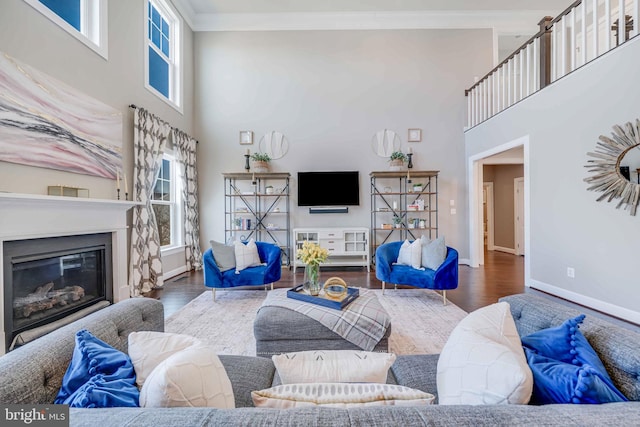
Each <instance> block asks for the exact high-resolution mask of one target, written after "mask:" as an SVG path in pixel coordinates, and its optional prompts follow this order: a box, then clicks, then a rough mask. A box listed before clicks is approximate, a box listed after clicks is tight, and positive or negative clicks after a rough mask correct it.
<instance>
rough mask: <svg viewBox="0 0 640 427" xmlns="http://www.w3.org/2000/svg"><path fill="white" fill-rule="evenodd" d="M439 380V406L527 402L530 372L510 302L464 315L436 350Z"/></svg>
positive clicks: (529, 389) (531, 379) (531, 380)
mask: <svg viewBox="0 0 640 427" xmlns="http://www.w3.org/2000/svg"><path fill="white" fill-rule="evenodd" d="M437 383H438V402H439V403H440V405H490V404H526V403H528V402H529V399H530V398H531V392H532V390H533V375H532V373H531V369H530V368H529V365H528V364H527V359H526V357H525V355H524V350H523V349H522V343H521V342H520V336H519V335H518V331H517V330H516V325H515V322H514V321H513V317H512V316H511V311H510V310H509V304H508V303H506V302H500V303H496V304H492V305H489V306H487V307H483V308H481V309H479V310H476V311H474V312H472V313H470V314H469V315H467V317H465V318H464V319H462V321H461V322H460V323H459V324H458V325H457V326H456V327H455V329H454V330H453V332H451V335H450V336H449V339H448V340H447V342H446V344H445V345H444V348H443V349H442V352H441V353H440V358H439V359H438V368H437Z"/></svg>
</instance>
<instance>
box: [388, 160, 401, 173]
mask: <svg viewBox="0 0 640 427" xmlns="http://www.w3.org/2000/svg"><path fill="white" fill-rule="evenodd" d="M389 170H390V171H401V170H404V162H403V161H402V160H401V159H394V160H390V161H389Z"/></svg>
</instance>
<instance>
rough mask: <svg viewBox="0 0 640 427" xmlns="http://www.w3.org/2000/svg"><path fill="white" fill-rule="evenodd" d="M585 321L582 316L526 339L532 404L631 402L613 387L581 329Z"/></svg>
mask: <svg viewBox="0 0 640 427" xmlns="http://www.w3.org/2000/svg"><path fill="white" fill-rule="evenodd" d="M584 318H585V315H584V314H582V315H580V316H578V317H576V318H574V319H569V320H566V321H565V322H564V323H563V324H562V325H560V326H557V327H554V328H548V329H543V330H540V331H538V332H534V333H533V334H531V335H527V336H525V337H523V338H522V345H523V347H524V351H525V354H526V356H527V362H528V363H529V367H530V368H531V371H532V372H533V395H532V396H531V403H532V404H538V405H543V404H548V403H609V402H626V401H627V400H628V399H627V398H626V397H625V396H624V395H623V394H622V393H621V392H620V391H618V389H617V388H616V386H615V385H613V381H612V380H611V378H610V377H609V374H608V373H607V370H606V369H605V367H604V365H603V364H602V362H601V361H600V358H599V357H598V354H597V353H596V352H595V350H594V349H593V348H592V347H591V345H590V344H589V342H588V341H587V339H586V338H585V337H584V335H582V332H580V330H579V329H578V328H579V325H580V324H581V323H582V321H583V320H584Z"/></svg>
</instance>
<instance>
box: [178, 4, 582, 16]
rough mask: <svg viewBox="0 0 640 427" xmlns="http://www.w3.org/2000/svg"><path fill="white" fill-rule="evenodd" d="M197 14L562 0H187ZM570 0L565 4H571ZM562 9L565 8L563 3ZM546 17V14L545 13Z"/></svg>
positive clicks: (551, 7)
mask: <svg viewBox="0 0 640 427" xmlns="http://www.w3.org/2000/svg"><path fill="white" fill-rule="evenodd" d="M187 2H188V3H189V4H190V5H191V8H192V9H193V11H194V12H195V13H196V14H203V13H205V14H210V13H216V14H217V13H291V12H302V13H309V12H311V13H313V12H381V11H387V12H388V11H436V10H439V11H443V10H449V11H475V10H511V11H514V10H517V11H521V10H537V11H543V12H544V11H557V10H558V4H560V5H562V2H560V1H558V0H536V1H531V0H394V1H389V0H187ZM569 4H570V2H569V1H568V2H567V4H566V5H565V7H567V6H569ZM560 9H564V8H563V7H561V8H560ZM541 17H542V16H541Z"/></svg>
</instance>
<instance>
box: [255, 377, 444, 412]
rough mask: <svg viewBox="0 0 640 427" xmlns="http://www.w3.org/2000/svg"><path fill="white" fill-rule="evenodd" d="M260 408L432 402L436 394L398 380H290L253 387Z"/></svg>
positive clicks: (410, 404)
mask: <svg viewBox="0 0 640 427" xmlns="http://www.w3.org/2000/svg"><path fill="white" fill-rule="evenodd" d="M251 398H252V399H253V404H254V405H255V406H256V407H258V408H274V409H289V408H296V407H302V406H326V407H331V408H349V407H354V406H389V405H395V406H417V405H429V404H431V403H432V402H433V400H434V396H433V394H430V393H425V392H423V391H420V390H415V389H412V388H409V387H404V386H401V385H395V384H371V383H365V384H358V383H349V384H344V383H320V384H317V383H316V384H308V383H307V384H304V383H303V384H287V385H279V386H276V387H272V388H268V389H266V390H260V391H252V392H251Z"/></svg>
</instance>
